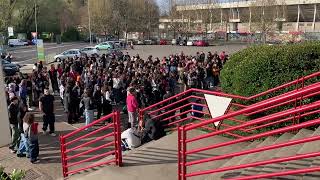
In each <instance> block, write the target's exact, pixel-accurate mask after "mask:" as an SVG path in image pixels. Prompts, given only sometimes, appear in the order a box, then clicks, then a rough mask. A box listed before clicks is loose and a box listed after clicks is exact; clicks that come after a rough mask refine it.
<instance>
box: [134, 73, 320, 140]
mask: <svg viewBox="0 0 320 180" xmlns="http://www.w3.org/2000/svg"><path fill="white" fill-rule="evenodd" d="M319 76H320V72H316V73H313V74H311V75H308V76H305V77H302V78H299V79H297V80H294V81H292V82H289V83H286V84H284V85H281V86H278V87H276V88H273V89H270V90H267V91H265V92H262V93H259V94H257V95H254V96H250V97H244V96H238V95H232V94H225V93H222V92H217V91H208V90H200V89H189V90H187V91H184V92H181V93H178V94H177V95H174V96H172V97H170V98H168V99H165V100H163V101H161V102H159V103H156V104H153V105H151V106H149V107H147V108H144V109H141V110H140V112H139V119H140V120H143V119H144V118H145V116H150V118H152V119H154V120H160V121H162V122H163V123H164V124H165V126H167V127H168V128H169V130H175V129H176V128H177V126H181V125H183V124H190V123H191V124H192V123H197V122H201V121H204V120H208V119H211V114H210V113H209V112H210V111H209V109H208V105H207V104H206V101H205V98H204V96H203V95H204V94H208V95H216V96H222V97H229V98H232V99H233V101H232V103H231V106H230V107H229V109H228V112H227V113H232V112H233V111H237V110H241V109H243V108H246V107H248V106H250V105H251V104H254V103H256V102H259V101H261V100H263V99H269V100H271V99H272V98H275V97H277V96H278V95H285V94H288V93H290V91H293V90H299V89H302V88H303V87H304V86H305V85H308V84H312V83H313V82H316V81H317V79H316V78H318V77H319ZM315 94H317V92H315V93H314V94H308V95H306V96H299V97H295V98H293V99H290V100H287V101H284V102H281V103H279V104H274V105H270V106H268V107H263V108H261V109H256V110H254V111H251V112H248V113H243V114H241V116H242V117H239V116H233V117H229V118H226V119H223V120H221V122H220V124H219V126H218V127H212V126H204V127H203V128H205V129H208V130H213V131H215V130H216V128H218V129H220V128H221V129H224V128H228V127H231V126H234V125H240V124H243V123H245V120H244V119H246V117H252V116H254V115H257V114H261V113H272V112H274V111H275V110H277V109H279V107H282V108H290V107H295V108H296V107H298V106H301V105H303V104H304V100H306V99H308V98H310V97H312V96H314V95H315ZM197 100H200V102H198V103H197V102H196V101H197ZM192 106H201V107H202V108H203V110H202V113H201V112H198V111H196V110H194V109H193V108H192ZM194 113H201V114H202V115H203V116H202V117H200V118H199V117H195V116H193V114H194ZM243 117H245V118H243ZM301 118H303V116H301V115H300V114H296V115H295V116H293V117H288V119H284V120H283V121H280V122H277V123H274V122H269V124H268V123H266V124H263V125H260V126H261V127H268V126H271V125H276V124H280V123H286V122H291V123H292V124H297V123H299V120H300V119H301ZM190 121H193V122H190ZM261 127H256V126H252V127H249V126H248V127H244V128H241V129H239V130H237V131H241V132H245V133H250V132H254V131H255V130H257V129H259V128H261ZM227 134H229V135H231V136H234V137H240V136H239V135H237V134H235V133H233V132H227Z"/></svg>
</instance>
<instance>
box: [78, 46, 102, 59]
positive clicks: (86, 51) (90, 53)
mask: <svg viewBox="0 0 320 180" xmlns="http://www.w3.org/2000/svg"><path fill="white" fill-rule="evenodd" d="M80 52H81V54H86V55H87V56H89V57H91V56H95V57H97V56H99V52H98V50H97V49H96V48H95V47H84V48H82V49H80Z"/></svg>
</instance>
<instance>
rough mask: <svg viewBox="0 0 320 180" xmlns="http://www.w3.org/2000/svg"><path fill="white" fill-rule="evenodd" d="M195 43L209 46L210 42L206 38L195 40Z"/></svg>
mask: <svg viewBox="0 0 320 180" xmlns="http://www.w3.org/2000/svg"><path fill="white" fill-rule="evenodd" d="M195 45H196V46H209V43H208V41H206V40H198V41H196V42H195Z"/></svg>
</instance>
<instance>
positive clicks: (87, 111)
mask: <svg viewBox="0 0 320 180" xmlns="http://www.w3.org/2000/svg"><path fill="white" fill-rule="evenodd" d="M80 104H81V105H82V106H83V107H84V117H85V119H86V125H88V124H90V123H92V122H93V113H94V107H93V106H94V103H93V99H92V98H91V95H90V92H89V90H88V89H87V90H86V91H85V92H84V96H83V98H82V100H81V102H80ZM86 130H91V129H86Z"/></svg>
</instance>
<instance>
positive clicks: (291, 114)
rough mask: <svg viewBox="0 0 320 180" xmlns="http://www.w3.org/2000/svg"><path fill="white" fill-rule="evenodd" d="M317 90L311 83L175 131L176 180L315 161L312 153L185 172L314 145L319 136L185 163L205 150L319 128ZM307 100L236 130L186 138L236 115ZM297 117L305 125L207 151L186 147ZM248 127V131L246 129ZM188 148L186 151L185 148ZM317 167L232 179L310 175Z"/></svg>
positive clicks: (211, 147)
mask: <svg viewBox="0 0 320 180" xmlns="http://www.w3.org/2000/svg"><path fill="white" fill-rule="evenodd" d="M319 90H320V83H314V84H311V85H309V86H303V87H301V88H299V89H297V90H294V91H291V92H288V93H285V94H282V95H279V96H276V97H273V98H270V99H267V100H264V101H261V102H258V103H255V104H252V105H249V106H247V107H245V108H242V109H240V110H238V111H234V112H230V113H228V114H225V115H223V116H220V117H217V118H213V119H211V120H206V121H202V122H200V123H197V124H195V123H193V124H190V125H185V126H182V127H179V128H178V177H179V178H178V179H179V180H185V179H187V177H193V176H200V175H207V174H214V173H221V172H225V171H230V170H239V169H244V168H249V167H256V166H260V165H266V164H272V163H279V162H287V161H292V160H297V159H303V158H310V157H316V156H319V155H320V153H319V152H312V153H307V154H301V155H295V156H288V157H279V158H274V159H268V160H264V161H258V162H252V163H247V164H241V165H233V166H228V167H221V168H215V169H204V170H200V171H199V170H198V171H194V172H188V169H189V168H190V169H189V171H190V170H192V167H193V166H195V165H199V164H204V163H210V162H214V161H218V160H225V159H227V158H232V157H236V156H242V155H248V154H252V153H258V152H263V151H268V150H272V149H277V148H283V147H290V146H293V145H297V144H301V143H306V142H311V141H317V140H320V136H314V137H308V138H303V139H298V140H292V141H288V142H282V143H280V144H273V145H269V146H264V147H259V148H253V149H249V150H243V151H238V152H237V151H235V152H232V153H229V154H222V155H218V156H214V157H209V158H203V159H197V160H193V161H190V160H189V161H187V160H188V156H190V155H194V154H196V153H199V152H203V151H208V150H213V149H217V148H221V147H225V146H229V145H235V144H238V143H242V142H247V141H252V140H258V139H260V138H264V137H268V136H273V135H280V134H282V133H286V132H292V131H296V130H299V129H302V128H306V127H310V126H314V125H319V124H320V119H317V118H315V117H314V116H312V115H314V114H316V113H319V108H320V101H317V100H316V99H317V98H314V97H316V96H318V95H319V94H320V93H319ZM305 97H308V98H309V99H308V100H309V101H310V103H307V104H305V105H304V104H302V103H300V104H299V106H297V105H293V106H292V107H290V108H288V109H286V110H281V111H280V112H273V113H270V114H268V115H266V116H263V117H259V118H256V119H253V120H250V121H247V122H244V123H242V124H239V125H236V126H230V127H226V128H225V129H222V130H216V131H213V132H209V133H207V134H203V135H199V136H195V137H190V135H189V136H188V132H189V131H192V130H194V129H198V128H202V127H203V126H207V125H209V124H212V123H214V122H219V121H222V120H224V119H228V118H234V117H236V116H239V115H243V114H250V113H252V112H255V111H257V110H261V109H268V108H270V107H273V108H276V107H278V106H281V105H282V104H283V103H285V102H288V101H290V102H291V101H292V99H299V100H302V99H303V98H305ZM311 98H314V99H315V100H314V101H312V99H311ZM297 115H298V116H299V118H302V117H303V118H305V117H308V118H309V119H308V121H306V122H303V123H300V122H296V123H293V124H291V125H289V126H285V127H281V126H280V127H276V128H274V129H273V130H269V131H266V132H260V133H259V132H258V133H252V134H247V135H245V136H243V137H238V138H237V139H230V141H227V142H222V143H217V144H211V145H207V146H206V147H197V148H195V149H190V147H189V144H190V143H194V142H195V141H199V140H203V139H206V138H212V137H213V136H217V135H222V134H226V133H231V132H234V131H236V130H240V129H246V130H247V131H250V130H255V129H261V128H264V127H267V126H274V125H275V124H276V123H279V122H286V121H289V120H292V119H293V118H296V117H297ZM248 127H250V128H248ZM188 147H189V148H188ZM318 169H319V167H317V168H314V167H313V168H306V169H300V170H292V171H284V172H276V173H270V174H261V175H260V174H258V175H253V176H247V177H239V178H234V179H237V180H238V179H256V178H262V177H263V178H267V177H273V176H284V175H290V174H297V173H304V172H312V171H316V170H318Z"/></svg>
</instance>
